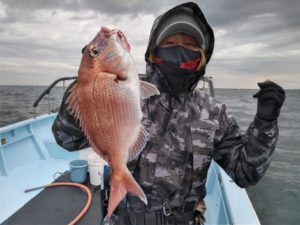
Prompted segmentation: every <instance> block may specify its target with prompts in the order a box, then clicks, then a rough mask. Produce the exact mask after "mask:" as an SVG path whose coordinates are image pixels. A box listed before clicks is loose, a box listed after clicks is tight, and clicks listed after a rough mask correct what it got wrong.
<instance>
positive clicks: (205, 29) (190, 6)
mask: <svg viewBox="0 0 300 225" xmlns="http://www.w3.org/2000/svg"><path fill="white" fill-rule="evenodd" d="M176 11H188V12H190V13H192V14H194V16H195V20H196V21H197V22H198V23H199V27H200V29H201V31H202V33H203V36H204V44H205V48H204V54H205V56H206V64H207V63H208V62H209V60H210V58H211V56H212V53H213V49H214V40H215V39H214V32H213V30H212V28H211V27H210V25H209V24H208V23H207V21H206V19H205V17H204V14H203V13H202V11H201V9H200V8H199V6H198V5H197V4H196V3H194V2H187V3H183V4H181V5H178V6H175V7H174V8H172V9H170V10H168V11H167V12H165V13H163V14H161V15H160V16H158V17H157V18H156V20H155V21H154V23H153V26H152V29H151V33H150V37H149V41H148V47H147V51H146V54H145V60H146V62H147V74H149V73H148V72H150V71H148V70H149V69H151V67H152V63H151V62H150V61H149V56H150V54H152V53H154V50H155V48H156V47H157V46H156V40H157V37H158V35H159V33H158V30H159V29H158V28H159V27H160V26H161V25H162V23H163V21H164V20H165V19H166V18H167V17H168V16H169V15H171V14H173V13H174V12H176ZM149 66H150V68H149ZM203 74H204V71H203V70H200V71H199V79H200V77H201V76H202V75H203Z"/></svg>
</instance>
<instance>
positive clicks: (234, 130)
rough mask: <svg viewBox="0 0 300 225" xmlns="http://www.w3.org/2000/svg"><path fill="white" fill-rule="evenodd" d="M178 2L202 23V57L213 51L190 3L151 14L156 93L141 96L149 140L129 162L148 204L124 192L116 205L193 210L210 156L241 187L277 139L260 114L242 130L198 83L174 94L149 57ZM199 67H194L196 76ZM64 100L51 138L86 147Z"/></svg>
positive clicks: (151, 77) (251, 180)
mask: <svg viewBox="0 0 300 225" xmlns="http://www.w3.org/2000/svg"><path fill="white" fill-rule="evenodd" d="M180 7H183V8H185V9H186V10H191V11H192V12H193V13H194V15H195V17H196V18H198V19H199V21H200V22H201V24H202V25H201V26H203V27H202V29H203V31H204V34H205V36H206V38H205V40H206V41H207V45H206V46H207V48H206V49H205V54H206V57H207V61H209V59H210V56H211V54H212V52H213V42H214V37H213V32H212V29H211V28H210V27H209V25H208V24H207V22H206V20H205V18H204V16H203V13H202V12H201V10H200V8H199V7H198V6H197V5H196V4H195V3H185V4H182V5H179V6H177V7H175V8H173V9H171V10H170V11H168V12H166V13H165V14H163V15H161V16H160V17H158V18H157V19H156V20H155V22H154V25H153V28H152V31H151V35H150V38H149V43H148V48H147V52H146V55H145V57H146V62H147V79H148V81H149V82H151V83H153V84H155V85H157V87H158V89H159V90H160V92H161V95H159V96H153V97H151V98H150V99H146V100H145V101H144V102H143V105H142V111H143V114H144V117H143V124H144V125H145V127H146V130H147V131H148V132H149V134H150V138H149V141H148V143H147V145H146V146H145V148H144V150H143V151H142V152H141V154H140V155H139V157H138V158H136V159H134V160H133V161H131V162H129V163H128V167H129V169H130V170H131V172H132V173H133V176H134V178H135V179H136V181H137V182H138V183H139V184H140V186H141V187H142V189H143V190H144V192H145V194H146V196H147V199H148V205H147V206H145V205H144V204H143V203H142V202H141V201H140V200H139V199H138V198H136V197H135V196H132V195H131V194H127V196H126V199H124V201H123V202H122V204H120V208H123V209H126V210H128V211H131V210H132V211H147V212H153V211H160V210H162V208H163V205H164V204H166V203H167V204H168V206H169V207H170V208H172V209H173V210H176V211H177V212H189V211H193V210H195V208H196V205H197V203H198V202H199V201H201V200H202V199H203V198H204V197H205V195H206V191H205V182H206V179H207V172H208V168H209V166H210V164H211V162H212V160H215V161H216V162H217V163H218V164H219V165H220V166H221V167H222V168H223V169H224V170H225V171H226V172H227V174H228V175H229V176H230V177H231V178H232V179H233V180H234V181H235V182H236V184H238V185H239V186H240V187H248V186H250V185H254V184H256V183H257V182H258V181H259V179H260V178H261V177H262V176H263V175H264V173H265V171H266V169H267V168H268V166H269V164H270V161H271V156H272V153H273V151H274V149H275V145H276V141H277V138H278V127H277V122H276V121H274V122H265V121H262V120H260V119H259V118H257V117H255V118H254V120H253V122H252V123H251V124H250V125H249V128H248V130H247V131H246V133H245V134H242V133H241V131H240V129H239V126H238V125H237V122H236V120H235V119H234V118H233V117H232V116H230V115H228V113H227V110H226V106H225V105H224V104H222V103H220V102H219V101H217V100H216V99H215V98H213V97H211V96H208V95H207V94H205V93H202V92H201V91H200V90H199V89H195V88H193V89H192V90H191V91H190V92H188V93H187V94H184V95H178V96H174V95H172V94H171V91H170V90H169V88H168V84H167V81H166V80H165V79H164V76H163V74H161V72H160V71H159V70H158V69H157V68H156V67H155V66H154V65H153V64H152V63H151V62H150V61H149V60H148V58H149V54H151V52H153V51H154V49H155V47H156V46H155V45H154V43H155V41H154V40H155V37H156V35H157V33H156V31H157V27H158V26H159V24H160V23H161V21H162V20H163V19H164V17H165V16H167V15H168V13H171V12H172V10H177V9H178V8H180ZM203 73H204V71H202V72H201V73H200V72H199V77H198V80H199V79H200V78H201V76H202V74H203ZM196 83H197V82H196ZM66 93H67V92H66ZM66 95H67V94H66ZM65 99H66V96H65V97H64V99H63V102H62V105H61V109H60V111H59V113H58V115H57V118H56V120H55V121H54V124H53V126H52V129H53V133H54V136H55V138H56V141H57V143H58V144H59V145H61V146H62V147H64V148H66V149H69V150H79V149H82V148H84V147H88V146H89V145H88V141H87V140H86V138H85V136H84V134H83V133H82V132H81V131H80V128H79V125H78V123H76V122H75V120H74V118H73V117H72V115H70V113H69V112H68V110H67V109H66V105H65V103H64V101H65Z"/></svg>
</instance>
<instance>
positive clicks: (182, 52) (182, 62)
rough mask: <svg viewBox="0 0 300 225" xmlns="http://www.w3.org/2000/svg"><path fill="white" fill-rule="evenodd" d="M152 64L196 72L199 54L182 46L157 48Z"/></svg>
mask: <svg viewBox="0 0 300 225" xmlns="http://www.w3.org/2000/svg"><path fill="white" fill-rule="evenodd" d="M154 56H155V57H154V63H156V64H160V65H161V64H163V65H166V64H167V65H168V66H172V67H174V68H180V69H188V70H196V69H197V67H198V65H199V63H200V52H199V51H193V50H190V49H187V48H185V47H182V46H174V47H168V48H157V49H156V50H155V53H154Z"/></svg>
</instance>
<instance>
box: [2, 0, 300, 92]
mask: <svg viewBox="0 0 300 225" xmlns="http://www.w3.org/2000/svg"><path fill="white" fill-rule="evenodd" d="M183 2H185V1H179V0H173V1H170V0H169V1H168V0H127V1H121V0H119V1H117V0H86V1H84V0H65V1H64V0H52V1H43V0H0V85H49V84H50V83H51V82H52V81H54V80H55V79H58V78H60V77H66V76H76V75H77V71H78V67H79V64H80V60H81V49H82V47H83V46H84V45H85V44H87V43H89V42H90V41H91V40H92V39H93V37H94V36H95V35H96V34H97V32H98V31H99V30H100V28H101V26H109V27H111V28H118V29H120V30H122V31H123V32H124V33H125V35H126V36H127V39H128V40H129V42H130V44H131V49H132V56H133V58H134V59H135V62H136V67H137V70H138V72H139V73H145V62H144V53H145V51H146V47H147V43H148V37H149V33H150V30H151V27H152V23H153V21H154V19H155V18H156V17H157V16H158V15H160V14H161V13H163V12H164V11H166V10H168V9H170V8H171V7H174V6H175V5H177V4H180V3H183ZM194 2H196V3H197V4H198V5H199V6H200V8H201V9H202V11H203V12H204V14H205V16H206V19H207V20H208V22H209V24H210V25H211V26H212V28H213V30H214V33H215V49H214V53H213V56H212V58H211V60H210V62H209V64H208V66H207V69H206V75H207V76H212V77H213V81H214V85H215V87H217V88H241V89H243V88H249V89H252V88H257V82H262V81H264V80H266V79H270V80H273V81H274V82H276V83H278V84H279V85H281V86H282V87H284V88H285V89H300V74H299V73H300V72H299V71H300V16H299V15H300V1H299V0H198V1H194Z"/></svg>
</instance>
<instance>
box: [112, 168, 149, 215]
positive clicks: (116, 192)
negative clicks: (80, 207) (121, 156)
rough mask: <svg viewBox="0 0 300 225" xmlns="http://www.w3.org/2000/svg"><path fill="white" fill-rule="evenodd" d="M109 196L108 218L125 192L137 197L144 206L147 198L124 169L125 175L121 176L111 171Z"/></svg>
mask: <svg viewBox="0 0 300 225" xmlns="http://www.w3.org/2000/svg"><path fill="white" fill-rule="evenodd" d="M110 182H111V183H110V194H109V203H108V212H107V215H108V218H110V217H111V215H112V213H113V212H114V210H115V209H116V207H117V206H118V204H119V203H120V202H121V201H122V199H123V198H124V197H125V195H126V193H127V192H131V193H132V194H134V195H136V196H138V197H139V198H140V199H141V200H142V201H143V202H144V203H145V204H146V205H147V198H146V195H145V193H144V192H143V190H142V189H141V187H140V186H139V185H138V183H137V182H136V181H135V180H134V178H133V176H132V175H131V173H130V172H129V170H128V169H127V168H126V171H125V173H123V174H122V175H116V174H114V172H113V171H112V174H111V178H110Z"/></svg>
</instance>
